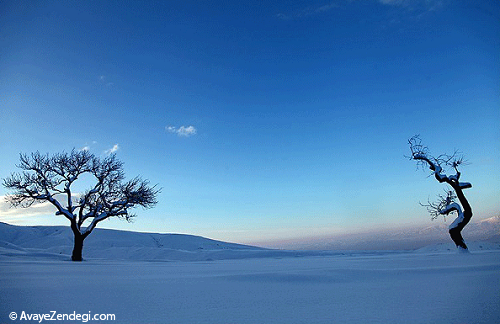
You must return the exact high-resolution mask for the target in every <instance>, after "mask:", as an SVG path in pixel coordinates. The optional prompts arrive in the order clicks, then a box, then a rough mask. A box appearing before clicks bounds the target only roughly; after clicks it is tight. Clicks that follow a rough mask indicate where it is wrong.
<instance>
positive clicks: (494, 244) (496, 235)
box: [0, 216, 500, 261]
mask: <svg viewBox="0 0 500 324" xmlns="http://www.w3.org/2000/svg"><path fill="white" fill-rule="evenodd" d="M463 235H464V238H465V240H466V242H467V244H469V247H470V249H471V251H472V250H485V249H486V250H489V249H500V217H498V216H497V217H492V218H488V219H484V220H480V221H477V222H473V223H471V224H469V225H468V226H467V227H466V228H465V229H464V231H463ZM282 244H283V246H275V247H277V248H284V249H287V250H272V249H265V248H259V247H254V246H248V245H241V244H235V243H226V242H221V241H216V240H211V239H207V238H203V237H199V236H193V235H184V234H158V233H138V232H129V231H118V230H109V229H99V228H98V229H95V230H94V232H93V233H92V234H91V235H90V236H89V237H88V238H87V239H86V240H85V243H84V248H83V255H84V259H87V260H90V259H106V260H144V261H210V260H224V259H247V258H270V257H271V258H280V257H289V256H312V255H335V254H343V253H344V252H342V251H345V250H350V251H356V250H357V251H362V250H364V251H381V250H417V249H420V250H422V251H446V250H454V246H453V243H452V242H451V240H450V238H449V236H448V231H447V226H446V224H444V223H440V224H436V225H434V226H429V227H425V228H406V229H402V230H392V231H390V230H387V231H383V232H375V233H359V234H350V235H343V236H336V237H334V238H316V239H311V240H309V241H302V242H288V243H282ZM72 249H73V233H72V232H71V229H70V228H69V227H67V226H15V225H9V224H5V223H1V222H0V260H2V259H19V258H21V259H42V260H44V259H49V260H50V259H52V260H54V259H60V260H69V259H70V255H71V252H72ZM299 250H300V251H299ZM363 253H366V252H363Z"/></svg>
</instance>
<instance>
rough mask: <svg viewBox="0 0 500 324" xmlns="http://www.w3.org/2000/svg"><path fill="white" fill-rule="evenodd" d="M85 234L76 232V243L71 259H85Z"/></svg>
mask: <svg viewBox="0 0 500 324" xmlns="http://www.w3.org/2000/svg"><path fill="white" fill-rule="evenodd" d="M83 240H84V238H83V236H82V235H81V234H80V233H78V234H76V233H75V245H74V247H73V254H72V255H71V261H83V258H82V250H83Z"/></svg>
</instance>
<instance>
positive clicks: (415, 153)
mask: <svg viewBox="0 0 500 324" xmlns="http://www.w3.org/2000/svg"><path fill="white" fill-rule="evenodd" d="M408 143H409V144H410V150H411V156H410V159H412V160H415V161H417V165H418V166H422V167H426V166H428V167H429V169H431V171H432V174H433V175H434V177H435V178H436V180H437V181H439V182H441V183H443V182H444V183H447V184H448V185H450V186H451V188H452V189H453V190H450V191H447V193H446V196H443V195H440V196H439V198H438V200H437V201H436V202H429V203H428V204H427V205H424V206H426V207H427V210H428V211H429V213H430V214H431V216H432V218H433V219H435V218H437V217H439V216H440V215H449V214H450V213H456V214H457V218H456V219H455V221H454V222H453V223H452V224H451V225H450V226H449V232H450V236H451V239H452V240H453V242H454V243H455V245H456V246H457V247H458V248H460V249H463V250H465V251H466V250H467V245H466V244H465V242H464V239H463V237H462V234H461V232H462V229H463V228H464V227H465V225H467V224H468V223H469V221H470V220H471V218H472V208H471V206H470V204H469V202H468V200H467V198H465V195H464V193H463V190H464V189H468V188H472V185H471V184H470V183H469V182H460V175H461V173H460V171H458V167H459V166H460V165H462V164H463V163H464V158H463V156H462V155H460V154H459V153H458V152H457V151H455V152H454V153H453V154H452V155H447V154H442V155H439V156H438V157H434V156H432V155H431V154H430V152H429V149H428V148H427V147H426V146H424V145H422V141H421V139H420V137H419V136H418V135H416V136H414V137H412V138H410V139H409V140H408ZM446 169H453V170H454V174H452V175H446V174H445V173H444V172H445V171H446ZM452 172H453V171H452ZM457 198H458V202H457V201H456V199H457Z"/></svg>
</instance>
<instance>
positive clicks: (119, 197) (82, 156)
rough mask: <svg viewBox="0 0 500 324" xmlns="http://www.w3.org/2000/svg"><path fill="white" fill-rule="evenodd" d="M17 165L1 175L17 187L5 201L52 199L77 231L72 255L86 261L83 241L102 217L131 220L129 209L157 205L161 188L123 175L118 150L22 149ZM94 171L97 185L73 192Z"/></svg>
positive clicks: (26, 202) (17, 204) (14, 203)
mask: <svg viewBox="0 0 500 324" xmlns="http://www.w3.org/2000/svg"><path fill="white" fill-rule="evenodd" d="M20 161H21V162H20V164H19V165H17V167H18V168H20V169H21V170H22V172H20V173H12V174H11V176H10V177H8V178H5V179H3V185H4V186H5V187H6V188H7V189H10V190H12V191H13V193H11V194H9V195H7V198H6V199H7V201H8V202H10V204H11V205H12V206H13V207H24V208H26V207H30V206H32V205H33V204H36V203H42V202H49V203H50V204H52V205H53V206H54V207H55V210H56V213H55V214H56V215H62V216H64V217H66V218H67V219H68V220H69V222H70V227H71V230H72V232H73V234H74V248H73V253H72V256H71V259H72V260H73V261H82V250H83V241H84V240H85V238H86V237H87V236H89V234H90V233H91V232H92V231H93V230H94V228H95V227H96V226H97V224H98V223H100V222H102V221H103V220H105V219H108V218H110V217H118V218H122V219H125V220H126V221H128V222H130V221H131V220H132V218H133V217H134V216H135V215H133V214H131V213H130V212H129V209H131V208H133V207H136V206H142V207H144V208H151V207H153V206H154V205H155V204H156V203H157V201H156V196H157V194H158V193H159V189H157V188H156V186H150V185H149V182H148V181H147V180H142V179H141V178H139V177H136V178H134V179H132V180H129V181H127V182H123V181H124V178H125V177H124V172H123V163H122V162H120V161H119V160H117V159H116V156H115V155H114V154H112V155H109V156H108V157H105V158H102V159H101V158H98V157H96V156H95V155H94V154H92V153H90V152H89V151H75V150H72V151H71V153H58V154H54V155H52V156H49V155H48V154H46V155H43V154H40V153H39V152H35V153H32V154H30V155H27V154H21V155H20ZM86 175H90V176H91V179H92V181H93V183H94V185H93V187H91V188H90V189H89V190H87V191H85V192H73V189H74V184H75V182H76V181H77V180H78V179H80V178H82V177H84V176H86Z"/></svg>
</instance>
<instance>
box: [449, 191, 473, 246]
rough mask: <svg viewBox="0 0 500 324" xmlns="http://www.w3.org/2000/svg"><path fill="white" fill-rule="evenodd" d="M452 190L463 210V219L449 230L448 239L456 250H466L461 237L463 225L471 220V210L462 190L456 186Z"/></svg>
mask: <svg viewBox="0 0 500 324" xmlns="http://www.w3.org/2000/svg"><path fill="white" fill-rule="evenodd" d="M453 189H455V193H456V194H457V198H458V200H459V201H460V204H461V205H462V208H463V211H462V212H463V218H462V219H461V220H460V221H459V222H457V224H455V226H453V227H451V228H450V230H449V233H450V237H451V239H452V240H453V242H454V243H455V245H456V246H457V248H461V249H463V250H466V251H467V250H468V249H467V245H466V244H465V241H464V239H463V237H462V233H461V232H462V230H463V229H464V227H465V225H467V224H468V223H469V221H470V220H471V218H472V208H471V206H470V204H469V201H468V200H467V198H465V195H464V193H463V191H462V189H461V188H460V187H458V186H453Z"/></svg>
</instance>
